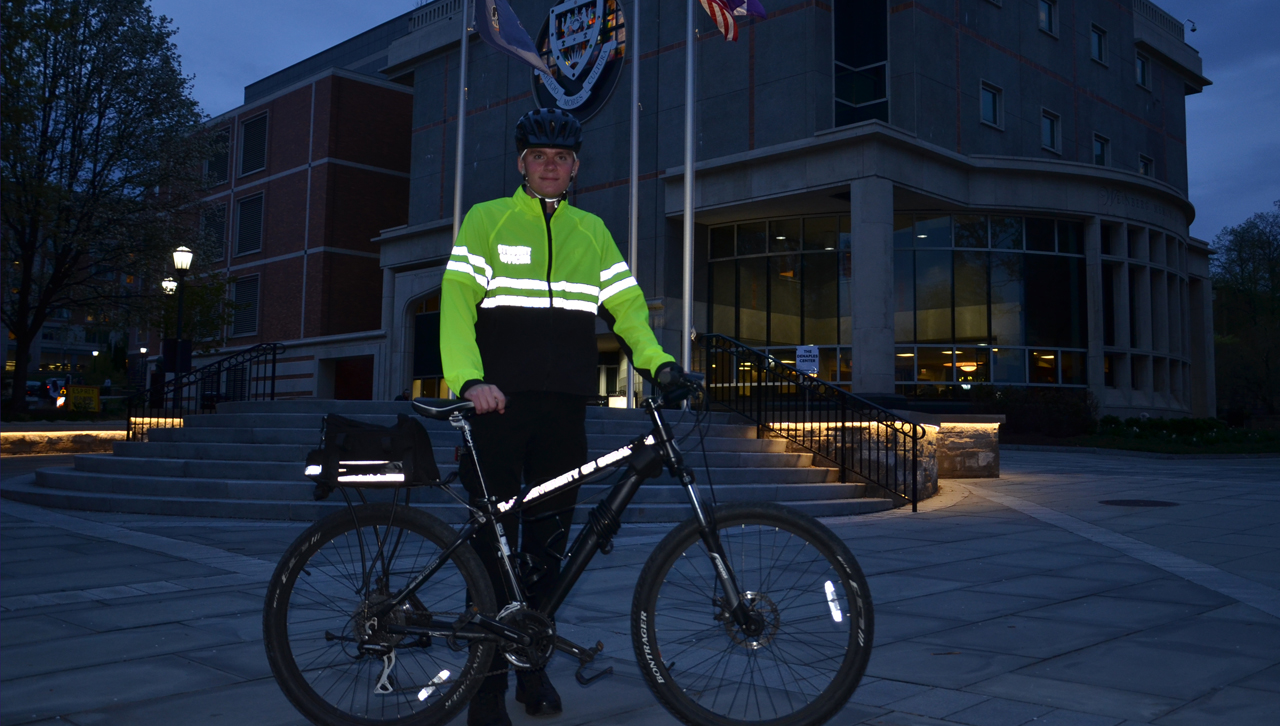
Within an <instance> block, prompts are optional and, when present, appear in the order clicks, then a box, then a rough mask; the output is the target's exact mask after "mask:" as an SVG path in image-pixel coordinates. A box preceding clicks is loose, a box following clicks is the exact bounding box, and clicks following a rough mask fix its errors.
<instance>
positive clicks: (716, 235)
mask: <svg viewBox="0 0 1280 726" xmlns="http://www.w3.org/2000/svg"><path fill="white" fill-rule="evenodd" d="M721 257H733V225H728V226H726V227H713V228H712V229H711V259H713V260H715V259H719V258H721Z"/></svg>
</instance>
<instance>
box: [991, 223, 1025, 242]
mask: <svg viewBox="0 0 1280 726" xmlns="http://www.w3.org/2000/svg"><path fill="white" fill-rule="evenodd" d="M991 246H992V247H993V248H995V249H998V250H1020V249H1022V217H992V218H991Z"/></svg>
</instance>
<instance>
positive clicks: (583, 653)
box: [556, 635, 613, 686]
mask: <svg viewBox="0 0 1280 726" xmlns="http://www.w3.org/2000/svg"><path fill="white" fill-rule="evenodd" d="M556 650H558V651H561V652H563V653H568V654H569V655H571V656H573V657H574V658H577V659H578V670H577V672H575V673H574V674H573V675H574V677H575V678H577V679H578V683H581V684H582V685H584V686H589V685H591V684H592V683H595V682H596V681H598V680H600V679H601V678H604V677H605V676H607V675H609V674H611V673H613V666H609V667H608V668H605V669H604V670H602V671H600V672H599V673H596V674H595V675H591V676H588V675H584V674H585V672H586V670H587V666H588V665H590V664H591V662H592V661H594V660H595V659H596V656H597V655H599V654H600V652H601V651H603V650H604V643H602V642H600V641H598V640H597V641H596V647H594V648H583V647H582V646H580V645H577V644H575V643H571V642H569V641H568V640H565V639H564V638H562V637H560V636H559V635H557V636H556Z"/></svg>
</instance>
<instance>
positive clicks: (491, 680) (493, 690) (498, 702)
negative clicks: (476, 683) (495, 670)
mask: <svg viewBox="0 0 1280 726" xmlns="http://www.w3.org/2000/svg"><path fill="white" fill-rule="evenodd" d="M467 726H511V717H510V716H508V715H507V674H506V673H505V672H503V673H500V674H494V675H491V676H488V677H486V678H485V679H484V681H483V682H481V684H480V688H479V690H477V691H476V695H474V696H472V697H471V705H470V706H468V707H467Z"/></svg>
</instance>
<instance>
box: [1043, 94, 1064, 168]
mask: <svg viewBox="0 0 1280 726" xmlns="http://www.w3.org/2000/svg"><path fill="white" fill-rule="evenodd" d="M1045 119H1048V120H1049V121H1052V122H1053V144H1054V145H1053V146H1045V144H1044V122H1045ZM1040 148H1041V149H1042V150H1044V151H1052V152H1053V153H1055V154H1057V155H1058V156H1062V115H1061V114H1057V113H1054V112H1053V111H1050V110H1049V109H1047V108H1045V107H1043V106H1041V107H1040Z"/></svg>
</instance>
